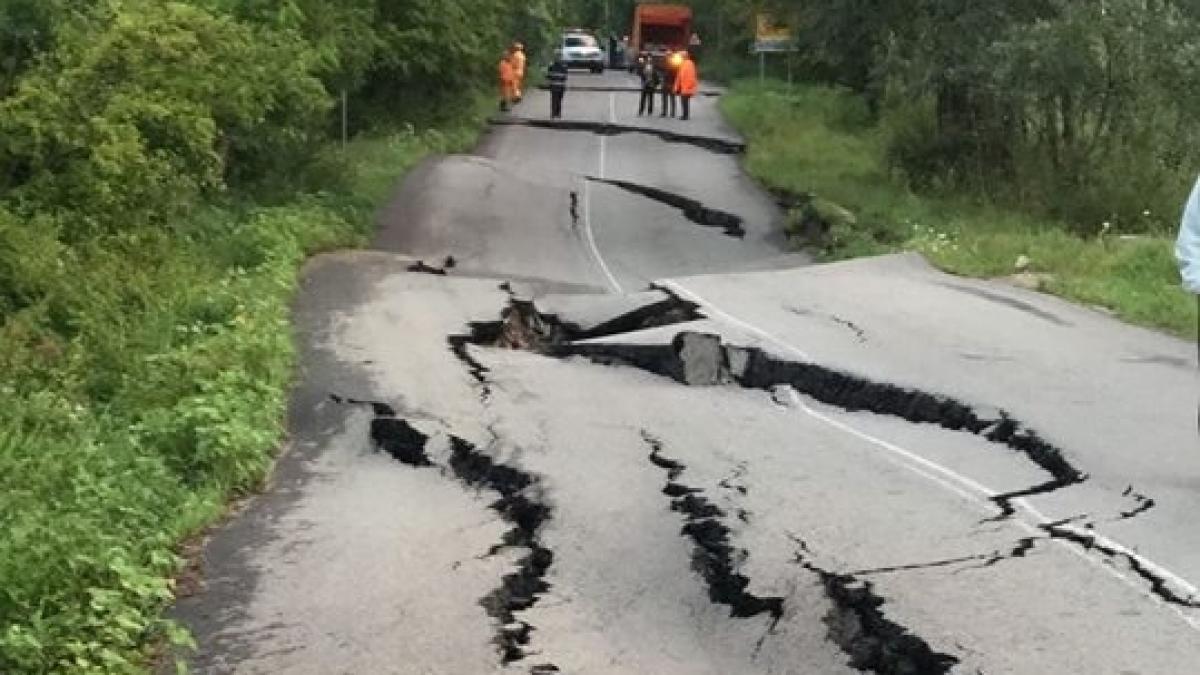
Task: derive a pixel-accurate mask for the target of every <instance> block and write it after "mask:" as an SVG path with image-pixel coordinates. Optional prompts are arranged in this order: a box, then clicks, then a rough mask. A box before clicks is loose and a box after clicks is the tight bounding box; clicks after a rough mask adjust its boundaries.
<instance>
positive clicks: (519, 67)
mask: <svg viewBox="0 0 1200 675" xmlns="http://www.w3.org/2000/svg"><path fill="white" fill-rule="evenodd" d="M512 65H513V100H515V101H516V102H517V103H520V102H521V99H522V98H524V97H525V93H524V92H525V45H523V44H521V43H520V42H514V43H513V46H512Z"/></svg>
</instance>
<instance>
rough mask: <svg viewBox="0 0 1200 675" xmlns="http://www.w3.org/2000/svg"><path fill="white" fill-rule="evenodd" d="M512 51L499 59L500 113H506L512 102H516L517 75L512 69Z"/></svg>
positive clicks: (506, 52)
mask: <svg viewBox="0 0 1200 675" xmlns="http://www.w3.org/2000/svg"><path fill="white" fill-rule="evenodd" d="M512 55H513V54H512V50H511V49H509V50H507V51H505V52H504V56H502V57H500V65H499V72H498V74H499V76H500V112H508V109H509V107H510V106H511V105H512V103H513V101H515V100H516V88H517V73H516V69H515V68H513V60H512Z"/></svg>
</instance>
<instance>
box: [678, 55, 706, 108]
mask: <svg viewBox="0 0 1200 675" xmlns="http://www.w3.org/2000/svg"><path fill="white" fill-rule="evenodd" d="M699 90H700V79H699V78H698V77H697V75H696V62H695V61H693V60H692V55H691V54H690V53H686V52H685V53H684V55H683V63H681V64H679V72H678V73H676V75H675V93H676V94H679V104H680V106H682V108H683V114H682V115H681V116H680V117H679V119H681V120H686V119H687V118H688V117H689V116H690V115H691V111H692V97H693V96H695V95H696V92H698V91H699Z"/></svg>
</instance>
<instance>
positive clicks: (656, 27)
mask: <svg viewBox="0 0 1200 675" xmlns="http://www.w3.org/2000/svg"><path fill="white" fill-rule="evenodd" d="M691 37H692V8H691V7H688V6H687V5H660V4H642V5H638V6H637V7H636V8H634V10H633V31H632V32H631V33H630V40H629V46H630V48H631V50H632V51H633V54H634V55H636V56H647V55H648V56H650V57H652V58H661V57H662V56H663V55H664V54H666V53H668V52H675V51H682V50H684V49H687V47H688V42H689V40H690V39H691Z"/></svg>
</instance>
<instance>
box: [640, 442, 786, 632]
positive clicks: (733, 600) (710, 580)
mask: <svg viewBox="0 0 1200 675" xmlns="http://www.w3.org/2000/svg"><path fill="white" fill-rule="evenodd" d="M642 439H643V440H644V441H645V442H646V444H647V445H649V446H650V457H649V459H650V462H651V463H652V464H654V465H655V466H657V467H658V468H660V469H663V470H665V471H666V472H667V485H666V487H664V488H663V494H665V495H667V496H668V497H670V498H671V510H673V511H677V512H679V513H682V514H683V515H684V516H685V517H686V518H687V522H686V523H685V524H684V526H683V529H682V530H681V531H680V534H682V535H684V536H686V537H688V538H690V539H691V540H692V543H693V544H694V549H693V552H692V569H693V570H695V571H696V573H697V574H699V575H700V577H701V578H703V579H704V582H705V583H706V584H707V585H708V598H709V600H711V601H713V602H714V603H717V604H720V605H726V606H728V607H729V614H730V616H732V617H734V618H738V619H748V618H751V617H755V616H758V615H760V614H767V615H769V616H770V617H771V619H772V622H771V629H772V630H773V629H774V627H775V624H777V623H779V619H780V618H782V617H783V598H780V597H766V598H764V597H760V596H757V595H754V594H753V593H749V592H747V591H746V588H747V587H749V586H750V578H749V577H747V576H746V575H744V574H741V573H739V572H738V571H737V563H736V562H735V560H743V559H745V557H746V556H747V555H749V553H748V552H747V551H746V550H745V549H737V548H734V546H733V545H732V544H731V543H730V537H731V534H732V532H731V531H730V529H729V527H728V526H726V525H725V524H724V522H723V519H724V518H726V514H725V512H724V511H723V510H722V509H721V508H720V507H718V506H717V505H715V504H713V503H712V502H710V501H709V500H708V499H707V498H706V497H705V496H704V491H703V490H700V489H697V488H692V487H688V486H686V485H683V484H682V483H679V482H678V480H679V477H680V476H681V475H682V474H683V472H684V470H685V469H686V468H687V467H685V466H684V465H683V464H681V463H679V462H677V461H675V460H673V459H670V458H668V457H666V456H665V455H663V454H662V450H663V447H662V442H661V441H660V440H658V439H657V438H655V437H654V436H652V435H650V434H648V433H646V432H644V431H643V432H642Z"/></svg>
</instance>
